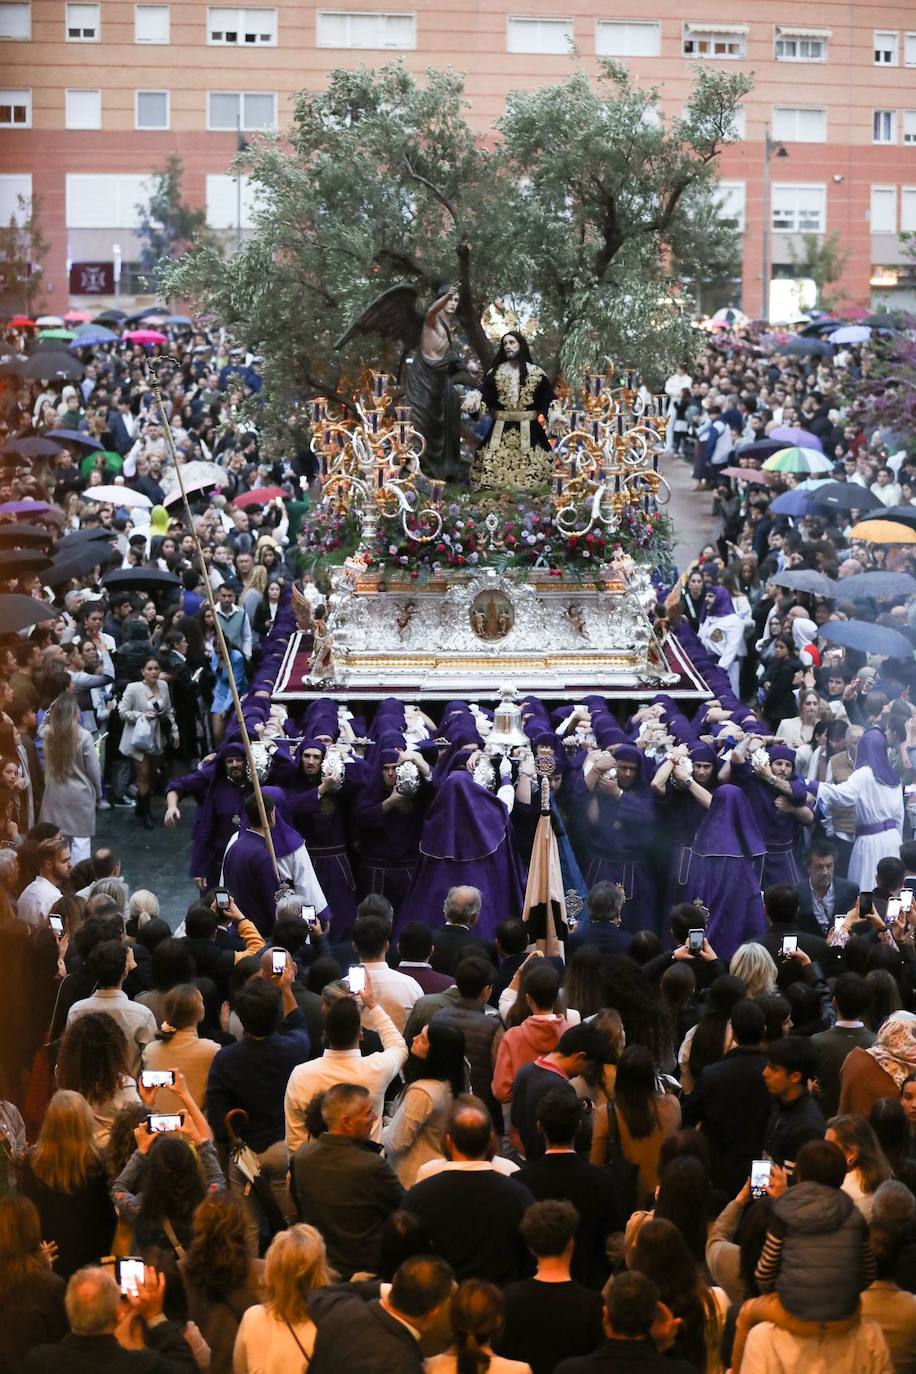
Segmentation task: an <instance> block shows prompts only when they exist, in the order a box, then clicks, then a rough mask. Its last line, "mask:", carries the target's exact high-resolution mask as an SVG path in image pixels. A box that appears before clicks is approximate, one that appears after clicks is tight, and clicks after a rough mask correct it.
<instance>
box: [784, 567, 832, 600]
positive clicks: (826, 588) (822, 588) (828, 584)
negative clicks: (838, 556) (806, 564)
mask: <svg viewBox="0 0 916 1374" xmlns="http://www.w3.org/2000/svg"><path fill="white" fill-rule="evenodd" d="M770 581H771V582H775V583H776V585H777V587H788V588H789V590H790V591H793V592H810V593H811V594H812V595H813V596H826V597H834V596H836V583H835V582H834V581H833V580H832V579H831V578H829V577H825V576H824V574H823V573H819V572H815V570H814V569H813V568H792V569H787V570H786V571H785V572H776V573H773V574H772V575H771V577H770Z"/></svg>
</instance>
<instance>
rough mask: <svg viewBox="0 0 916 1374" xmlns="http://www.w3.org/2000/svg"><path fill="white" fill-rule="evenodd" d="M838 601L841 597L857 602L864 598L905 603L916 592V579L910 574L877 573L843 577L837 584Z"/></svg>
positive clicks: (877, 571) (881, 571) (879, 571)
mask: <svg viewBox="0 0 916 1374" xmlns="http://www.w3.org/2000/svg"><path fill="white" fill-rule="evenodd" d="M836 587H837V590H836V595H837V600H839V598H840V597H843V598H844V599H846V598H847V597H848V598H849V600H850V601H857V600H859V599H860V598H862V597H863V596H868V597H872V598H874V599H875V600H876V601H895V600H899V601H904V600H906V599H907V598H908V597H910V596H912V595H913V593H914V592H916V577H911V576H910V574H909V573H903V572H884V571H883V570H882V569H877V570H876V571H875V572H866V573H854V574H853V575H852V577H841V578H840V579H839V581H838V582H837V584H836Z"/></svg>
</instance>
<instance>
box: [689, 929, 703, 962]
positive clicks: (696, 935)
mask: <svg viewBox="0 0 916 1374" xmlns="http://www.w3.org/2000/svg"><path fill="white" fill-rule="evenodd" d="M705 940H706V931H705V930H702V929H697V930H688V932H687V953H688V954H692V955H693V956H694V957H696V955H698V954H699V953H700V952H701V950H702V948H703V944H704V942H705Z"/></svg>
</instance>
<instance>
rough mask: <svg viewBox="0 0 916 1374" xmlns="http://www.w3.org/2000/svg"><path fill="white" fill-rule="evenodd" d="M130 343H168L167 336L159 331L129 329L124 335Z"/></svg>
mask: <svg viewBox="0 0 916 1374" xmlns="http://www.w3.org/2000/svg"><path fill="white" fill-rule="evenodd" d="M124 337H125V339H127V340H128V342H129V343H138V344H164V343H168V338H167V336H166V335H165V334H160V333H159V331H158V329H129V330H128V331H127V333H126V334H125V335H124Z"/></svg>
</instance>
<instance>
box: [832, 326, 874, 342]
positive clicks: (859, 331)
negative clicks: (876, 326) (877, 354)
mask: <svg viewBox="0 0 916 1374" xmlns="http://www.w3.org/2000/svg"><path fill="white" fill-rule="evenodd" d="M870 338H871V330H870V329H869V327H868V325H867V324H844V325H843V327H842V328H841V329H837V330H834V332H833V333H832V334H831V335H830V342H831V343H834V344H859V343H868V341H869V339H870Z"/></svg>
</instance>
